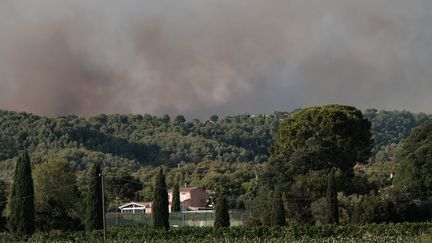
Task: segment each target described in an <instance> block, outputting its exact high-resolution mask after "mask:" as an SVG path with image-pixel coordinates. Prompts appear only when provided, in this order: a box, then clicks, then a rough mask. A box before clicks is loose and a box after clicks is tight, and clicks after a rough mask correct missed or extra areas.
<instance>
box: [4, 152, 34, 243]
mask: <svg viewBox="0 0 432 243" xmlns="http://www.w3.org/2000/svg"><path fill="white" fill-rule="evenodd" d="M9 203H10V210H11V211H10V212H11V214H10V217H9V221H8V228H9V230H10V232H11V233H12V234H14V235H17V236H26V235H31V234H33V233H34V231H35V206H34V188H33V179H32V174H31V166H30V158H29V156H28V154H27V152H25V153H24V154H21V155H20V156H19V157H18V160H17V162H16V165H15V176H14V182H13V185H12V190H11V194H10V199H9Z"/></svg>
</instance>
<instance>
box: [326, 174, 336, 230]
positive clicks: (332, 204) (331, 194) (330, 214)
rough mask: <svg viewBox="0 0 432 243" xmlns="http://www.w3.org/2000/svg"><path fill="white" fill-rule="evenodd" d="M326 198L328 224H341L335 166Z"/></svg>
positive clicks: (329, 179)
mask: <svg viewBox="0 0 432 243" xmlns="http://www.w3.org/2000/svg"><path fill="white" fill-rule="evenodd" d="M326 199H327V207H326V222H327V223H328V224H339V207H338V199H337V188H336V180H335V169H334V168H333V169H332V170H331V172H330V175H329V177H328V184H327V193H326Z"/></svg>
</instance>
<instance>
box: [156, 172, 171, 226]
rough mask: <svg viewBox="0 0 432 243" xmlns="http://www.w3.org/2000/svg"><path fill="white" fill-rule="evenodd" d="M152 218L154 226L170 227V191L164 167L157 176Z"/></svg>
mask: <svg viewBox="0 0 432 243" xmlns="http://www.w3.org/2000/svg"><path fill="white" fill-rule="evenodd" d="M152 218H153V226H154V227H163V228H166V229H168V228H169V221H168V218H169V211H168V191H167V188H166V182H165V174H164V173H163V169H162V168H161V169H160V170H159V174H158V175H157V176H156V184H155V186H154V190H153V204H152Z"/></svg>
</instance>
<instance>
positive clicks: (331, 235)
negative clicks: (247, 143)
mask: <svg viewBox="0 0 432 243" xmlns="http://www.w3.org/2000/svg"><path fill="white" fill-rule="evenodd" d="M431 228H432V225H431V223H402V224H367V225H355V224H348V225H338V226H336V225H320V226H313V225H297V224H292V225H290V226H287V227H249V228H247V227H229V228H219V229H215V228H213V227H180V228H170V229H169V230H161V229H157V228H152V227H149V226H146V225H124V226H112V227H108V231H107V236H108V239H107V240H108V242H125V243H126V242H136V241H137V239H139V241H146V242H172V241H176V242H263V241H264V242H401V243H402V242H416V240H417V239H428V238H429V239H430V233H429V232H430V230H431ZM0 239H1V240H3V241H7V242H13V241H14V240H13V238H10V237H8V235H7V234H4V235H0ZM30 241H32V242H88V241H91V242H102V231H92V232H73V233H62V232H49V233H48V232H39V233H36V234H35V235H33V237H32V238H31V239H30ZM426 242H427V241H426Z"/></svg>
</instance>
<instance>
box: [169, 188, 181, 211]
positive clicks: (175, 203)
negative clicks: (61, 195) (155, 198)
mask: <svg viewBox="0 0 432 243" xmlns="http://www.w3.org/2000/svg"><path fill="white" fill-rule="evenodd" d="M180 210H181V208H180V188H179V184H178V183H176V184H175V185H174V189H173V194H172V202H171V212H180Z"/></svg>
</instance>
